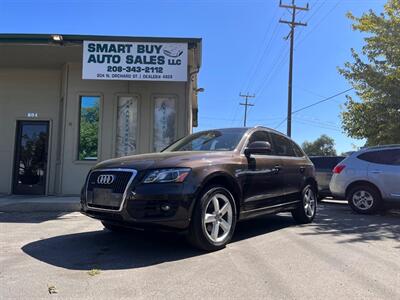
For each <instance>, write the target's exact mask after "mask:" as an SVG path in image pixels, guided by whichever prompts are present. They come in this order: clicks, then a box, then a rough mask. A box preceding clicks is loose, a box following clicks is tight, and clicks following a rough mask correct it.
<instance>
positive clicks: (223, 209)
mask: <svg viewBox="0 0 400 300" xmlns="http://www.w3.org/2000/svg"><path fill="white" fill-rule="evenodd" d="M232 221H233V210H232V205H231V202H230V201H229V199H228V197H227V196H225V195H224V194H220V193H218V194H215V195H213V196H212V197H210V199H208V201H207V204H206V209H205V213H204V216H203V227H204V231H205V233H206V235H207V237H208V238H209V239H210V240H211V241H213V242H214V243H218V242H221V241H223V240H224V239H225V238H226V237H227V236H228V235H229V232H230V230H231V228H232Z"/></svg>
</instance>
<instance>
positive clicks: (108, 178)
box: [97, 174, 115, 184]
mask: <svg viewBox="0 0 400 300" xmlns="http://www.w3.org/2000/svg"><path fill="white" fill-rule="evenodd" d="M114 180H115V176H114V175H110V174H107V175H100V176H99V177H97V183H98V184H111V183H113V182H114Z"/></svg>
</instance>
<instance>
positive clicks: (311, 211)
mask: <svg viewBox="0 0 400 300" xmlns="http://www.w3.org/2000/svg"><path fill="white" fill-rule="evenodd" d="M301 196H302V199H301V200H302V201H301V205H299V207H298V208H297V209H296V210H294V211H292V216H293V219H294V220H295V221H296V222H297V223H298V224H308V223H311V222H312V221H313V220H314V218H315V215H316V213H317V193H316V192H315V188H314V187H313V186H312V185H310V184H309V185H306V186H305V187H304V189H303V191H302V193H301Z"/></svg>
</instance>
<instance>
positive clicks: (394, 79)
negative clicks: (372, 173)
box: [339, 0, 400, 146]
mask: <svg viewBox="0 0 400 300" xmlns="http://www.w3.org/2000/svg"><path fill="white" fill-rule="evenodd" d="M348 17H349V18H350V19H351V20H353V21H354V24H353V29H354V30H358V31H360V32H362V33H364V34H367V37H366V38H365V39H364V40H365V45H364V46H363V48H362V52H361V55H360V54H358V53H356V51H355V50H354V49H351V51H352V55H353V58H354V62H352V63H350V62H347V63H345V65H344V68H341V69H339V72H340V73H341V74H342V75H343V76H344V77H345V78H346V79H347V80H349V82H350V83H351V84H352V85H353V87H354V88H355V90H356V94H357V95H358V96H359V97H360V99H361V100H362V101H361V102H358V101H355V100H354V99H353V98H352V97H349V96H348V97H347V100H348V101H347V102H346V110H345V111H344V112H342V121H343V129H344V130H345V132H346V133H347V134H348V135H349V136H351V137H353V138H357V139H362V138H366V139H367V145H369V146H372V145H379V144H395V143H400V0H389V1H388V2H387V4H386V5H385V9H384V13H382V14H379V15H377V14H375V13H374V12H373V11H372V10H370V11H369V12H368V13H366V14H363V15H362V16H361V17H360V18H357V17H355V16H353V15H352V14H351V13H349V14H348Z"/></svg>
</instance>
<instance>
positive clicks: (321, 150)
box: [301, 134, 336, 156]
mask: <svg viewBox="0 0 400 300" xmlns="http://www.w3.org/2000/svg"><path fill="white" fill-rule="evenodd" d="M301 147H302V148H303V150H304V152H305V153H307V155H309V156H335V155H336V150H335V141H334V140H333V138H331V137H329V136H327V135H326V134H323V135H321V136H320V137H319V138H317V139H316V140H315V141H314V142H308V141H304V143H303V144H302V146H301Z"/></svg>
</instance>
